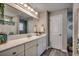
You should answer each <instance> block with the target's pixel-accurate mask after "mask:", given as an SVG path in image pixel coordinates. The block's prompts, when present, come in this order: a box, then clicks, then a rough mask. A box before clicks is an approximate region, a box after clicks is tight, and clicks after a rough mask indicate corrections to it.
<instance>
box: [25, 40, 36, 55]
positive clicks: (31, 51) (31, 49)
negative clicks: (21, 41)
mask: <svg viewBox="0 0 79 59" xmlns="http://www.w3.org/2000/svg"><path fill="white" fill-rule="evenodd" d="M25 55H26V56H36V55H37V43H36V40H35V41H31V42H29V43H26V44H25Z"/></svg>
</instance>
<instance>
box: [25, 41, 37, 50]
mask: <svg viewBox="0 0 79 59" xmlns="http://www.w3.org/2000/svg"><path fill="white" fill-rule="evenodd" d="M35 45H36V40H35V41H31V42H28V43H26V44H25V49H28V48H30V47H32V46H35Z"/></svg>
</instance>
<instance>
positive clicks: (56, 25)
mask: <svg viewBox="0 0 79 59" xmlns="http://www.w3.org/2000/svg"><path fill="white" fill-rule="evenodd" d="M62 16H63V15H62V14H56V15H53V16H51V17H50V43H51V47H52V48H56V49H62V20H63V18H62Z"/></svg>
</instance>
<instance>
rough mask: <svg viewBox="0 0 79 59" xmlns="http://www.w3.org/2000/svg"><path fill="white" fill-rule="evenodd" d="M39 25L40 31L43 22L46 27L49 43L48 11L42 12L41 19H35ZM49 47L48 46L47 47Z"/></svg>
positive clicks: (35, 22)
mask: <svg viewBox="0 0 79 59" xmlns="http://www.w3.org/2000/svg"><path fill="white" fill-rule="evenodd" d="M35 24H36V25H37V29H38V31H40V29H41V26H42V24H43V25H44V28H45V33H46V34H47V45H48V12H47V11H45V12H40V15H39V19H34V25H35ZM47 48H48V47H47Z"/></svg>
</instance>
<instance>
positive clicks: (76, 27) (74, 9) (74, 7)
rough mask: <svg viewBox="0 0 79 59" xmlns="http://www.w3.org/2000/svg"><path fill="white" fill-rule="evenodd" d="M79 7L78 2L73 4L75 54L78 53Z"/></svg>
mask: <svg viewBox="0 0 79 59" xmlns="http://www.w3.org/2000/svg"><path fill="white" fill-rule="evenodd" d="M78 8H79V4H78V3H74V4H73V55H77V39H78V19H77V9H78Z"/></svg>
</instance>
